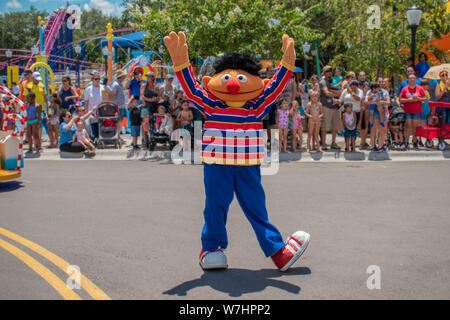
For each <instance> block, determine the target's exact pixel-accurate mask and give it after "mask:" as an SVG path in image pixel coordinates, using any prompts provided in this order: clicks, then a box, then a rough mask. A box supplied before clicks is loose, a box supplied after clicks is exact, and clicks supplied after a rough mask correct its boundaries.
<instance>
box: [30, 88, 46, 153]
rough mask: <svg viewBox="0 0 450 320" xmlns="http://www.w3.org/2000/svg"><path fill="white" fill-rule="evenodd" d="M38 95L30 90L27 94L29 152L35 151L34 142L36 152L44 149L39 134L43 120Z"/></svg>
mask: <svg viewBox="0 0 450 320" xmlns="http://www.w3.org/2000/svg"><path fill="white" fill-rule="evenodd" d="M35 99H36V95H35V94H34V92H33V91H30V92H29V93H28V95H27V102H28V103H27V105H26V108H27V133H28V138H29V141H28V144H29V146H30V149H29V152H33V143H34V145H35V147H36V152H39V151H41V150H42V146H41V139H40V135H39V123H40V122H41V120H42V107H41V106H40V105H39V104H36V101H35Z"/></svg>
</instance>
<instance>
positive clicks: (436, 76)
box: [424, 63, 450, 80]
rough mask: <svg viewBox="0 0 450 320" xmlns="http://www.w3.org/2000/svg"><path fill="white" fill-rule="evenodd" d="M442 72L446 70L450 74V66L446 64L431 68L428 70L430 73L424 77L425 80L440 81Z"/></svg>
mask: <svg viewBox="0 0 450 320" xmlns="http://www.w3.org/2000/svg"><path fill="white" fill-rule="evenodd" d="M442 70H446V71H447V72H448V73H450V64H448V63H445V64H441V65H439V66H434V67H431V68H430V69H428V72H427V73H426V74H425V75H424V78H426V79H435V80H439V79H440V77H439V73H440V72H441V71H442Z"/></svg>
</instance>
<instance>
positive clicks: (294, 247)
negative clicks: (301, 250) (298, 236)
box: [288, 242, 298, 252]
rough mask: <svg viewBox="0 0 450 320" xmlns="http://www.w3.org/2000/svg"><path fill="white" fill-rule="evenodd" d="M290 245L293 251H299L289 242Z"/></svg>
mask: <svg viewBox="0 0 450 320" xmlns="http://www.w3.org/2000/svg"><path fill="white" fill-rule="evenodd" d="M288 245H289V246H290V247H291V248H292V249H294V251H295V252H297V251H298V249H297V247H296V246H294V245H293V244H292V243H290V242H288Z"/></svg>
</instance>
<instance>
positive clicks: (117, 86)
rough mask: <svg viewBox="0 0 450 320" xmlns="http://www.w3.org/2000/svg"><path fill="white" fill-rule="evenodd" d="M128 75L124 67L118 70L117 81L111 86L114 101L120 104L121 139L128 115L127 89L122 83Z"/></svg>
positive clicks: (119, 129)
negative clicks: (124, 122) (123, 124)
mask: <svg viewBox="0 0 450 320" xmlns="http://www.w3.org/2000/svg"><path fill="white" fill-rule="evenodd" d="M126 77H127V74H126V72H125V71H123V70H122V69H119V70H117V72H116V81H114V83H113V85H112V88H111V89H112V92H114V102H115V103H116V104H117V105H118V106H119V123H118V131H119V139H120V134H121V132H122V121H123V119H124V118H125V117H126V116H127V109H126V101H125V100H126V99H125V89H124V87H123V85H122V83H123V81H124V80H125V78H126Z"/></svg>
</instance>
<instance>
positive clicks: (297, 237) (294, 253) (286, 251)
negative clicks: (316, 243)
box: [271, 231, 311, 271]
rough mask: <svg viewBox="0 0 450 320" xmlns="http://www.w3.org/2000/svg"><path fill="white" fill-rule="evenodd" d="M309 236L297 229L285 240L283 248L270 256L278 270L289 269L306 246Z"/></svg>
mask: <svg viewBox="0 0 450 320" xmlns="http://www.w3.org/2000/svg"><path fill="white" fill-rule="evenodd" d="M310 238H311V236H310V235H309V234H308V233H306V232H304V231H297V232H295V233H294V234H293V235H292V236H290V237H289V238H288V239H287V240H286V244H285V245H284V247H283V248H281V249H280V250H278V251H277V252H275V253H274V254H273V255H272V256H271V258H272V260H273V262H274V263H275V265H276V266H277V268H278V269H280V271H286V270H287V269H289V268H290V267H291V266H292V265H293V264H294V263H295V261H297V260H298V258H300V257H301V255H302V254H303V252H305V250H306V248H307V247H308V244H309V240H310Z"/></svg>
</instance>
